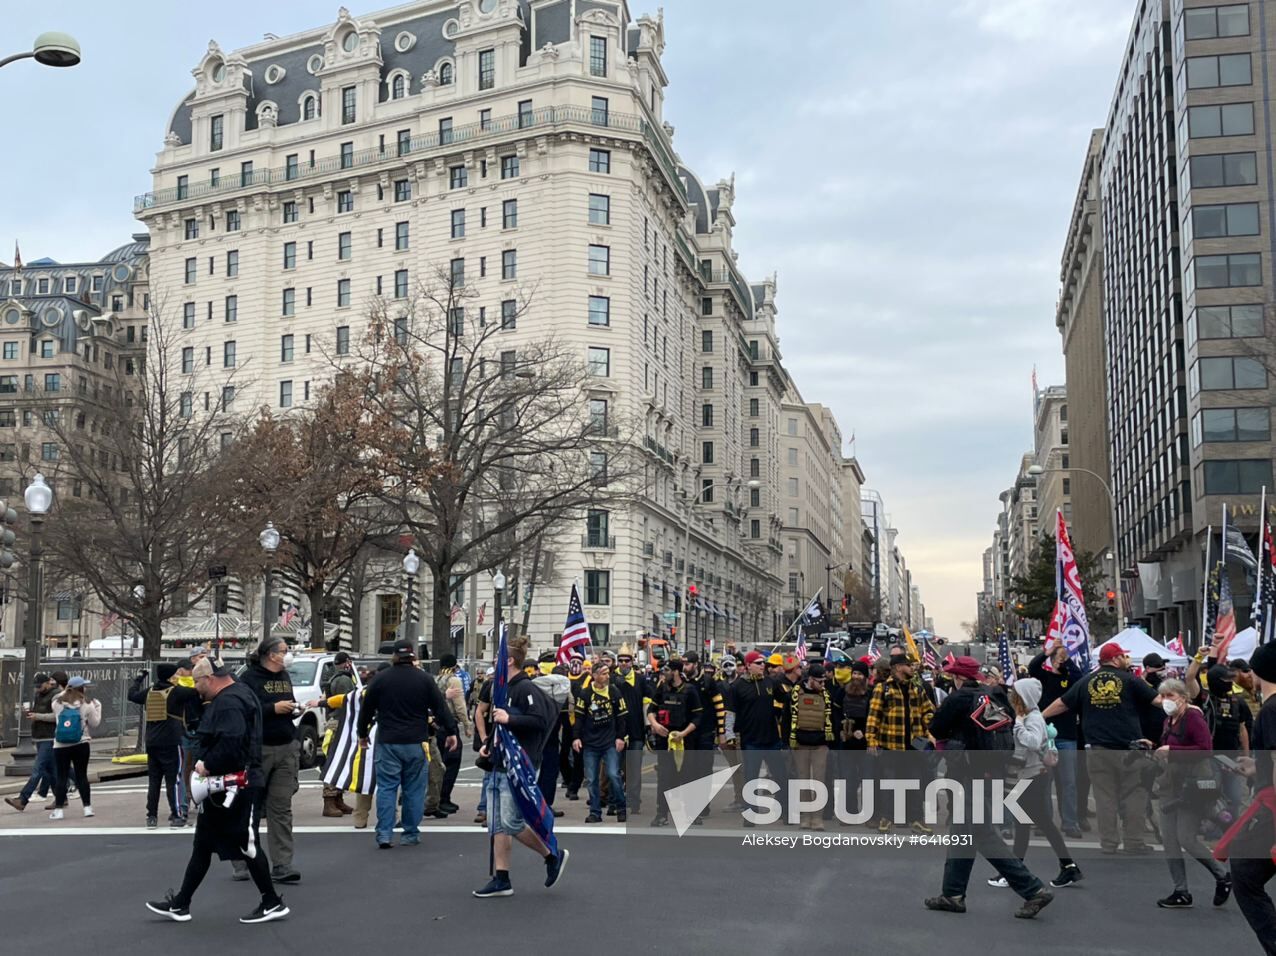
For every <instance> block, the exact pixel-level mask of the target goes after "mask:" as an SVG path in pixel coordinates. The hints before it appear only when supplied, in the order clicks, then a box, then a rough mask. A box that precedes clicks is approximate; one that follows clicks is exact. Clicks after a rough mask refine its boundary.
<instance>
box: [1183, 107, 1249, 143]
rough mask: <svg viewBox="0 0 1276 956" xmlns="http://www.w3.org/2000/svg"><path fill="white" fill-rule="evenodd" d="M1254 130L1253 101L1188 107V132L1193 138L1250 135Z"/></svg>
mask: <svg viewBox="0 0 1276 956" xmlns="http://www.w3.org/2000/svg"><path fill="white" fill-rule="evenodd" d="M1253 132H1254V104H1253V103H1225V104H1223V105H1222V106H1190V107H1188V110H1187V134H1188V136H1189V137H1190V138H1192V139H1202V138H1208V137H1211V136H1249V135H1252V134H1253Z"/></svg>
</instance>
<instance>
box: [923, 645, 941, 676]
mask: <svg viewBox="0 0 1276 956" xmlns="http://www.w3.org/2000/svg"><path fill="white" fill-rule="evenodd" d="M922 666H924V667H925V668H926V669H927V670H932V671H933V670H934V669H935V668H937V667H938V666H939V655H938V654H936V653H935V648H933V647H931V644H930V638H928V637H923V638H922Z"/></svg>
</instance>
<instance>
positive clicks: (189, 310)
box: [5, 302, 195, 358]
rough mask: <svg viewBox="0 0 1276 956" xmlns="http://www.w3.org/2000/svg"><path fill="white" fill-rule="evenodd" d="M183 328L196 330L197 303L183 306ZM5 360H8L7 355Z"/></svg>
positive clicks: (187, 303) (188, 303)
mask: <svg viewBox="0 0 1276 956" xmlns="http://www.w3.org/2000/svg"><path fill="white" fill-rule="evenodd" d="M182 328H184V329H193V328H195V303H194V302H186V303H183V305H182ZM5 358H8V356H7V355H6V356H5Z"/></svg>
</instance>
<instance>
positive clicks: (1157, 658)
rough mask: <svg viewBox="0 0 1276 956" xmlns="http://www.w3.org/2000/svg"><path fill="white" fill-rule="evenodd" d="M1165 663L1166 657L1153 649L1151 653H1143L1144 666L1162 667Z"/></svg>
mask: <svg viewBox="0 0 1276 956" xmlns="http://www.w3.org/2000/svg"><path fill="white" fill-rule="evenodd" d="M1167 663H1168V662H1167V661H1166V659H1165V658H1164V657H1162V656H1161V655H1160V654H1158V653H1156V651H1153V652H1152V653H1151V654H1147V655H1144V657H1143V666H1144V667H1164V666H1165V665H1166V664H1167Z"/></svg>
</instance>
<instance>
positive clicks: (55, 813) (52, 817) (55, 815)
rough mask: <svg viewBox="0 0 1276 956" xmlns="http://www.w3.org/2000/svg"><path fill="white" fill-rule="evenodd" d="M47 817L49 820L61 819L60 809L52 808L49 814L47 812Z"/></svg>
mask: <svg viewBox="0 0 1276 956" xmlns="http://www.w3.org/2000/svg"><path fill="white" fill-rule="evenodd" d="M49 819H50V820H61V819H62V810H61V809H60V808H59V809H57V810H54V811H53V812H52V813H50V814H49Z"/></svg>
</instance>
